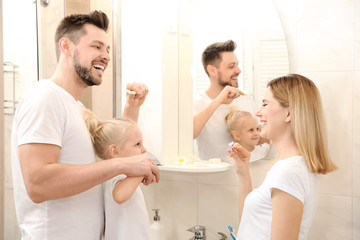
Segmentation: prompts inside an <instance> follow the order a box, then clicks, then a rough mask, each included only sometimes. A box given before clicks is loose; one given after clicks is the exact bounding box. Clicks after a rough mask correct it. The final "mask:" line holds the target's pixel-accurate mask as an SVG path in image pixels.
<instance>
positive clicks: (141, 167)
mask: <svg viewBox="0 0 360 240" xmlns="http://www.w3.org/2000/svg"><path fill="white" fill-rule="evenodd" d="M120 161H122V163H123V169H124V171H123V173H124V174H125V175H126V176H128V177H141V176H143V177H144V180H143V184H144V185H149V184H151V183H154V182H159V180H160V170H159V168H158V166H157V165H156V163H155V162H154V161H153V160H152V159H151V158H150V157H149V156H148V155H147V154H141V155H136V156H133V157H129V158H127V159H126V160H125V159H123V160H120Z"/></svg>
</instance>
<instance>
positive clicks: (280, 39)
mask: <svg viewBox="0 0 360 240" xmlns="http://www.w3.org/2000/svg"><path fill="white" fill-rule="evenodd" d="M192 29H193V69H192V77H193V93H194V96H195V95H198V94H200V93H202V92H204V91H205V90H206V89H207V88H208V86H209V78H208V76H207V75H206V73H205V71H204V68H203V66H202V63H201V54H202V52H203V51H204V49H205V48H206V46H208V45H210V44H212V43H214V42H223V41H226V40H229V39H232V40H234V41H235V42H236V43H237V48H236V50H235V54H236V56H237V58H238V60H239V68H240V69H241V71H242V72H241V74H240V75H239V79H238V81H239V89H241V90H243V91H244V92H247V93H251V94H252V98H253V99H252V100H253V101H254V105H253V106H254V107H253V108H254V110H255V109H258V107H259V106H260V104H261V99H262V97H263V94H264V91H265V89H266V84H267V82H268V81H269V80H271V79H273V78H275V77H278V76H281V75H285V74H288V73H289V60H288V51H287V44H286V39H285V35H284V31H283V28H282V25H281V22H280V19H279V16H278V14H277V12H276V9H275V7H274V5H273V3H272V1H271V0H255V1H246V0H225V1H221V2H220V1H217V0H210V1H207V0H194V1H193V24H192ZM239 110H242V109H239ZM195 141H196V140H195ZM196 146H197V144H194V153H195V155H197V156H199V155H198V152H197V148H196ZM257 150H260V149H257V148H256V149H255V151H257ZM260 151H262V150H260ZM258 152H259V151H258ZM266 152H268V151H266ZM266 152H264V153H265V154H262V156H265V155H266V154H267V153H266ZM203 155H206V154H203ZM208 157H210V156H208ZM214 157H218V156H214Z"/></svg>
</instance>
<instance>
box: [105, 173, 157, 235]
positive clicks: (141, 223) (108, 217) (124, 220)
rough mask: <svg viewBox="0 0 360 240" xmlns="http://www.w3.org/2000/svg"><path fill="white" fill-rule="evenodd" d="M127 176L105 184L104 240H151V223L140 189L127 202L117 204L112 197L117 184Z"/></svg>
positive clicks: (121, 176) (120, 176)
mask: <svg viewBox="0 0 360 240" xmlns="http://www.w3.org/2000/svg"><path fill="white" fill-rule="evenodd" d="M125 178H126V176H125V175H119V176H116V177H114V178H112V179H110V180H108V181H106V182H105V183H103V187H104V202H105V238H104V240H129V239H136V240H149V239H150V222H149V216H148V212H147V210H146V205H145V201H144V196H143V194H142V191H141V189H140V187H137V189H136V190H135V192H134V194H133V195H132V196H131V197H130V199H128V200H127V201H126V202H124V203H122V204H119V203H117V202H116V201H115V200H114V198H113V195H112V192H113V189H114V187H115V184H116V183H117V182H118V181H121V180H123V179H125Z"/></svg>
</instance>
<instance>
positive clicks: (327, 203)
mask: <svg viewBox="0 0 360 240" xmlns="http://www.w3.org/2000/svg"><path fill="white" fill-rule="evenodd" d="M273 2H274V4H275V6H276V8H277V10H278V11H279V13H280V18H281V20H282V21H285V22H283V26H284V28H285V34H286V37H287V40H288V45H289V50H290V52H289V57H290V64H291V66H290V69H291V72H296V73H300V74H303V75H305V76H307V77H309V78H310V79H312V80H313V81H314V82H315V83H316V84H317V86H318V87H319V90H320V92H321V95H322V100H323V105H324V110H325V117H326V121H327V129H328V136H329V147H330V153H331V156H332V158H333V160H334V162H335V163H336V164H337V165H338V167H339V169H338V170H337V171H335V172H333V173H331V174H329V175H326V176H321V179H320V198H319V207H318V211H317V214H316V217H315V219H314V223H313V225H312V228H311V231H310V234H309V237H308V239H309V240H318V239H327V240H338V239H347V240H348V239H349V240H351V239H352V240H355V239H360V187H359V186H360V107H359V106H360V0H338V1H327V0H318V1H313V0H273ZM270 167H271V165H270V161H266V160H264V161H258V162H255V163H252V164H251V174H252V176H253V185H254V186H255V187H256V186H258V185H259V184H260V183H261V182H262V180H263V178H264V176H265V173H266V171H267V170H268V169H269V168H270ZM161 177H162V179H161V182H160V184H158V185H157V186H155V188H154V189H152V190H151V191H148V192H146V193H145V195H150V196H151V198H152V199H154V198H155V199H156V200H155V202H154V206H155V205H156V207H158V208H160V209H161V211H160V213H161V215H162V216H163V220H164V224H165V226H166V228H167V234H168V235H167V239H174V240H176V239H179V240H180V239H181V240H183V239H188V238H190V237H191V234H189V233H188V232H186V229H187V228H189V227H191V226H193V225H194V224H200V225H205V226H206V227H207V230H208V231H207V235H208V239H210V240H211V239H214V240H215V239H219V237H218V236H217V232H218V231H220V232H224V233H228V232H227V229H226V226H227V225H232V226H234V227H237V224H238V221H237V179H236V175H235V172H234V170H233V169H232V170H231V171H227V172H222V173H207V174H204V173H198V174H196V173H187V174H183V173H176V174H170V173H166V172H162V176H161ZM150 212H151V209H150ZM150 214H151V213H150Z"/></svg>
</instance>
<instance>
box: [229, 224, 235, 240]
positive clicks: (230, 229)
mask: <svg viewBox="0 0 360 240" xmlns="http://www.w3.org/2000/svg"><path fill="white" fill-rule="evenodd" d="M228 229H229V232H230V236H231V237H232V239H233V240H236V238H235V237H234V235H233V232H234V228H232V227H231V226H230V225H229V226H228Z"/></svg>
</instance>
